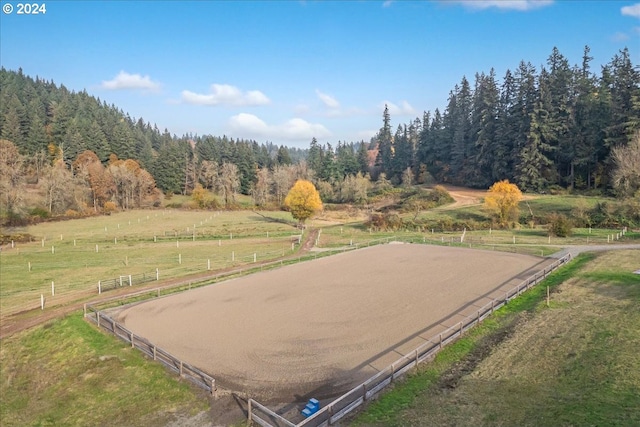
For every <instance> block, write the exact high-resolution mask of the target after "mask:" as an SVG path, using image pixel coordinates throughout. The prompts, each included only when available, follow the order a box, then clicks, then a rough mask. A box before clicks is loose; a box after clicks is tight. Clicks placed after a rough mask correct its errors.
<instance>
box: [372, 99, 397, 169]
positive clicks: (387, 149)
mask: <svg viewBox="0 0 640 427" xmlns="http://www.w3.org/2000/svg"><path fill="white" fill-rule="evenodd" d="M376 139H377V141H378V156H377V158H376V166H380V168H381V169H382V172H383V173H385V174H387V175H389V174H390V173H392V172H393V139H392V136H391V115H390V114H389V107H388V106H387V105H385V106H384V112H383V113H382V128H381V129H380V131H379V132H378V135H377V138H376Z"/></svg>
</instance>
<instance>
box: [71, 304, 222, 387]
mask: <svg viewBox="0 0 640 427" xmlns="http://www.w3.org/2000/svg"><path fill="white" fill-rule="evenodd" d="M84 317H85V319H87V320H89V321H91V322H93V323H95V324H96V325H97V326H98V327H99V328H102V329H104V330H105V331H107V332H109V333H111V334H113V335H115V336H117V337H118V338H120V339H121V340H123V341H125V342H127V343H129V344H131V347H132V348H137V349H138V350H140V351H141V352H143V353H144V354H146V355H147V356H149V357H150V358H152V359H153V360H156V361H158V362H160V363H162V364H163V365H164V366H165V367H167V368H168V369H169V370H170V371H172V372H174V373H176V374H178V375H180V378H184V379H186V380H188V381H190V382H191V383H193V384H195V385H196V386H198V387H201V388H203V389H205V390H207V391H208V392H210V393H211V394H214V393H215V390H216V380H215V379H214V378H213V377H212V376H210V375H209V374H207V373H206V372H203V371H202V370H200V369H198V368H196V367H195V366H193V365H190V364H188V363H186V362H183V361H182V360H180V359H178V358H177V357H175V356H173V355H172V354H171V353H169V352H168V351H166V350H164V349H162V348H160V347H158V346H156V345H155V344H153V343H151V342H149V341H148V340H146V339H145V338H144V337H140V336H138V335H136V334H134V333H133V332H131V331H130V330H129V329H127V328H125V327H124V326H123V325H121V324H120V323H118V322H116V321H115V320H114V319H113V318H111V317H110V316H108V315H107V314H106V313H104V312H102V311H100V310H98V309H97V308H96V307H94V306H92V305H90V304H86V305H85V311H84Z"/></svg>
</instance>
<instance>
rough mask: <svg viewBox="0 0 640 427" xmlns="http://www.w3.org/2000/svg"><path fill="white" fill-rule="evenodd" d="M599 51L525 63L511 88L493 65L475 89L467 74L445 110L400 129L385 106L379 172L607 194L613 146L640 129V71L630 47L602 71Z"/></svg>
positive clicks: (509, 77) (510, 77) (510, 79)
mask: <svg viewBox="0 0 640 427" xmlns="http://www.w3.org/2000/svg"><path fill="white" fill-rule="evenodd" d="M589 52H590V50H589V47H588V46H587V47H585V49H584V53H583V56H582V63H581V64H580V65H574V66H570V64H569V61H568V60H567V58H566V57H564V56H563V55H562V54H561V53H560V52H559V50H558V49H557V48H554V49H553V51H552V53H551V55H550V56H549V57H548V59H547V63H546V66H541V67H540V68H539V70H538V69H536V67H534V66H533V65H532V64H531V63H529V62H524V61H522V62H520V64H519V65H518V68H517V69H515V70H514V71H511V70H507V71H506V73H505V75H504V78H503V79H502V83H501V84H500V83H499V82H498V80H497V78H496V75H495V71H494V70H493V69H492V70H491V71H489V73H488V74H486V73H478V74H476V75H475V79H474V81H473V83H471V82H470V81H469V80H468V79H467V78H466V77H463V78H462V80H461V82H460V83H459V84H457V85H456V86H455V87H454V88H453V90H451V92H450V95H449V99H448V104H447V107H446V109H445V110H444V112H440V110H438V109H436V110H435V111H434V112H433V113H431V112H425V113H424V115H423V116H422V118H416V119H415V120H413V121H411V122H410V123H408V124H402V125H399V126H398V128H397V129H396V131H395V133H393V132H392V129H391V125H390V116H389V111H388V109H385V112H384V115H383V126H382V128H381V129H380V131H379V132H378V134H377V135H376V138H375V139H376V144H377V150H378V152H377V162H376V165H377V167H378V170H379V171H380V172H383V173H385V174H386V176H387V177H388V178H390V179H392V180H395V181H400V180H401V177H402V174H403V173H404V171H406V170H407V168H410V169H411V170H412V171H413V173H414V175H415V176H416V177H417V178H418V179H419V180H420V181H422V182H424V181H426V180H427V179H435V181H437V182H442V183H451V184H457V185H465V186H471V187H478V188H488V187H489V186H490V185H491V184H492V183H493V182H496V181H499V180H502V179H509V180H510V181H511V182H515V183H516V184H517V185H518V186H519V187H520V188H521V189H522V190H524V191H544V190H547V189H549V188H553V187H555V186H560V187H563V188H569V189H607V188H608V187H610V185H611V175H612V172H613V169H614V167H615V164H614V163H613V162H612V158H611V153H612V150H613V149H614V148H616V147H625V146H627V144H628V143H629V142H630V141H631V138H632V136H633V132H634V130H636V129H639V128H640V72H639V71H638V67H637V66H634V65H633V64H632V63H631V59H630V56H629V51H628V49H623V50H621V51H620V52H619V53H617V54H616V55H615V56H614V57H613V59H612V60H611V61H610V62H609V63H607V64H606V65H604V66H602V69H601V70H600V73H599V74H596V73H595V72H594V71H592V69H591V61H592V59H593V58H592V57H591V56H590V53H589Z"/></svg>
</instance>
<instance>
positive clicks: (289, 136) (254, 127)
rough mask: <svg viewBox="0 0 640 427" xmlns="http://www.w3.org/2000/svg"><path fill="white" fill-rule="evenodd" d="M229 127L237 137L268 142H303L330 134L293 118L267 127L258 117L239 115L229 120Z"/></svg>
mask: <svg viewBox="0 0 640 427" xmlns="http://www.w3.org/2000/svg"><path fill="white" fill-rule="evenodd" d="M229 126H230V127H231V130H232V131H233V132H234V133H235V134H236V136H237V137H242V138H256V139H258V138H261V139H270V140H276V141H277V140H287V141H301V140H302V141H305V140H311V138H313V137H316V138H326V137H329V136H331V132H330V131H329V130H328V129H327V128H326V127H324V126H323V125H321V124H318V123H309V122H307V121H306V120H304V119H300V118H293V119H290V120H287V121H286V122H284V123H282V124H280V125H269V124H267V123H266V122H265V121H264V120H262V119H260V118H259V117H257V116H255V115H253V114H249V113H240V114H237V115H235V116H233V117H231V119H229Z"/></svg>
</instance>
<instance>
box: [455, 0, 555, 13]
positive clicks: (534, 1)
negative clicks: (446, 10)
mask: <svg viewBox="0 0 640 427" xmlns="http://www.w3.org/2000/svg"><path fill="white" fill-rule="evenodd" d="M553 1H554V0H450V1H447V2H446V3H448V4H450V3H458V4H461V5H463V6H464V7H467V8H469V9H489V8H492V7H495V8H496V9H503V10H519V11H528V10H533V9H538V8H540V7H544V6H548V5H550V4H552V3H553Z"/></svg>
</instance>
